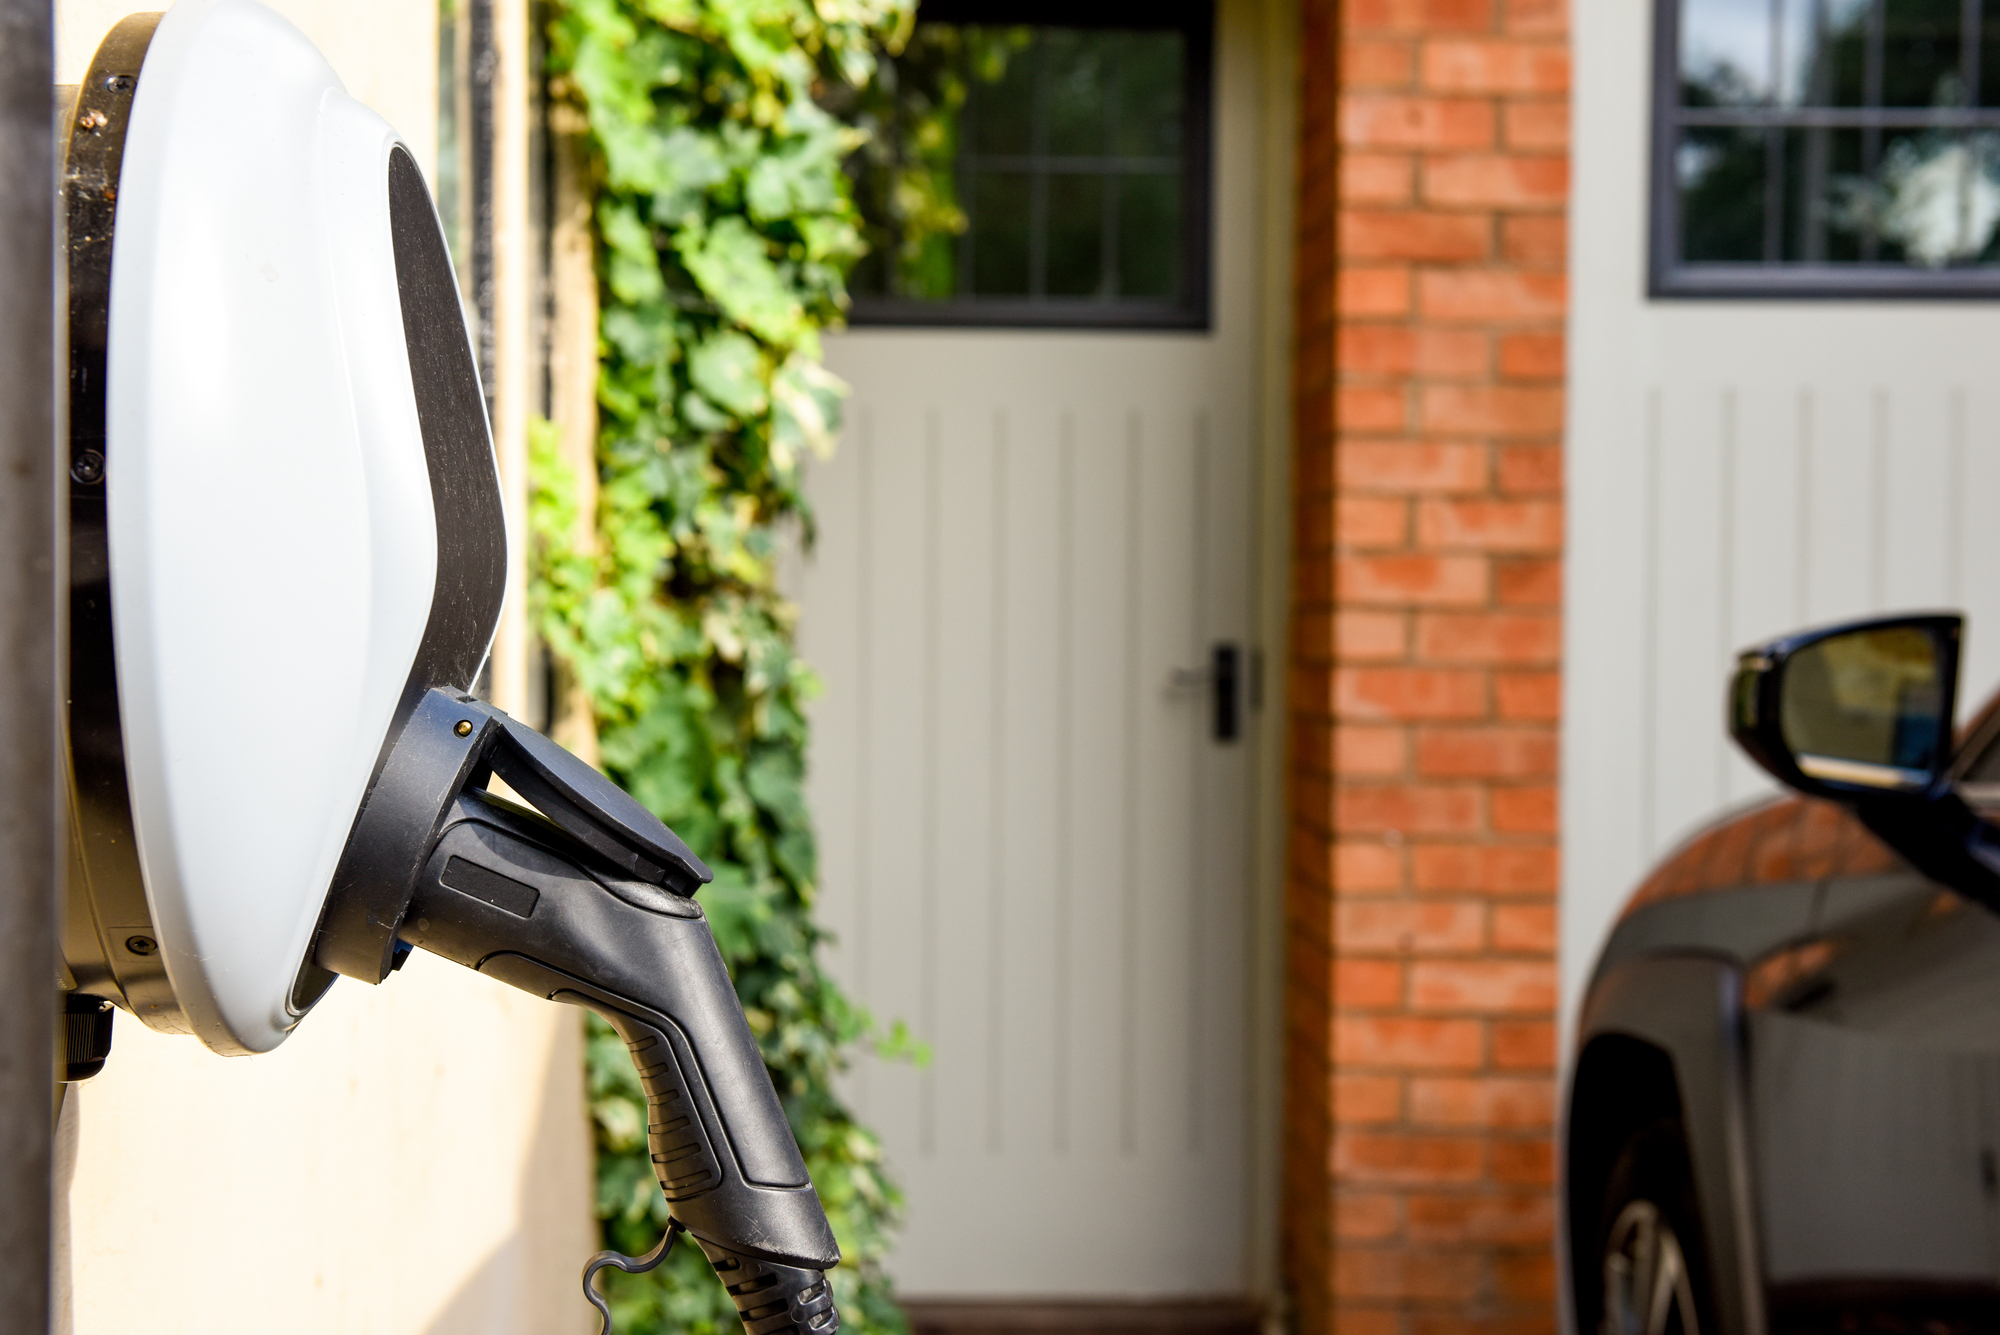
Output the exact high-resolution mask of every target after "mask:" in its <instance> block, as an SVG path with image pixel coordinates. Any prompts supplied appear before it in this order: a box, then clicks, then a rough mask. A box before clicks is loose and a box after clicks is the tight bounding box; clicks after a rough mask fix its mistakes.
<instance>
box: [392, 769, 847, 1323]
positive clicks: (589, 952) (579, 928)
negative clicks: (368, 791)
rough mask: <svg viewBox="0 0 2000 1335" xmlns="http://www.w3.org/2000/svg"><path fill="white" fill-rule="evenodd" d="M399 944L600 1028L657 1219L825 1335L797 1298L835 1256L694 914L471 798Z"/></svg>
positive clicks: (540, 822)
mask: <svg viewBox="0 0 2000 1335" xmlns="http://www.w3.org/2000/svg"><path fill="white" fill-rule="evenodd" d="M402 937H403V939H404V940H406V941H408V942H410V943H411V944H412V945H415V946H420V947H422V948H423V949H425V950H429V951H433V952H435V953H437V954H440V955H443V956H445V957H446V958H448V959H452V960H455V961H457V962H458V963H460V964H463V965H466V966H467V967H469V968H474V969H477V970H479V971H480V972H481V973H483V974H486V975H488V976H490V977H493V978H498V979H500V980H501V981H502V982H506V983H511V984H513V985H514V986H515V987H519V988H522V989H523V990H525V991H529V992H533V993H535V994H536V995H537V996H543V997H548V998H550V999H551V1000H554V1001H563V1002H568V1003H571V1004H573V1005H578V1006H583V1007H585V1008H587V1009H589V1010H592V1011H595V1012H596V1013H597V1014H599V1015H601V1016H603V1017H604V1018H605V1019H606V1020H608V1021H609V1022H610V1023H611V1025H612V1027H613V1028H615V1029H616V1030H617V1031H618V1033H619V1035H620V1036H621V1037H622V1038H624V1040H625V1043H626V1046H627V1047H629V1048H630V1049H631V1052H632V1059H633V1063H634V1065H635V1066H636V1067H637V1068H638V1072H639V1078H640V1082H641V1084H642V1085H643V1086H644V1088H645V1093H646V1106H647V1140H648V1143H649V1148H650V1150H651V1153H652V1159H653V1167H654V1170H655V1173H656V1174H657V1176H658V1177H659V1181H660V1186H661V1189H662V1190H663V1191H664V1192H665V1193H666V1197H667V1204H668V1209H669V1210H670V1212H671V1213H672V1215H673V1217H674V1218H675V1219H677V1220H679V1221H680V1222H681V1223H682V1224H683V1225H684V1226H685V1227H686V1228H687V1230H688V1232H690V1233H692V1234H693V1235H694V1236H695V1238H696V1239H697V1240H698V1241H700V1242H701V1243H702V1244H703V1246H704V1248H705V1249H708V1250H710V1255H711V1260H714V1259H715V1258H716V1257H717V1256H719V1255H721V1254H724V1253H727V1254H729V1255H732V1256H735V1257H738V1258H742V1262H743V1263H744V1264H748V1263H749V1262H757V1263H761V1264H762V1265H763V1266H765V1267H767V1268H768V1267H773V1266H775V1267H777V1268H778V1270H777V1271H773V1272H772V1273H774V1274H776V1273H779V1272H781V1271H798V1272H800V1273H799V1274H798V1275H797V1276H794V1277H793V1278H795V1279H798V1280H799V1281H800V1282H799V1283H797V1284H789V1283H782V1282H778V1287H783V1288H786V1289H791V1290H795V1292H794V1297H795V1298H797V1299H798V1303H797V1304H794V1306H798V1308H799V1311H798V1315H799V1316H800V1319H801V1321H803V1322H804V1323H805V1326H806V1327H807V1328H809V1329H811V1330H813V1331H815V1332H817V1333H818V1335H827V1332H828V1331H829V1329H830V1328H829V1327H828V1326H826V1325H824V1324H813V1323H812V1321H811V1320H810V1318H811V1317H812V1316H814V1315H815V1314H816V1310H817V1309H814V1310H807V1309H808V1308H813V1305H814V1300H813V1299H812V1298H809V1297H807V1296H806V1291H807V1290H809V1289H811V1288H812V1287H813V1285H814V1284H815V1283H818V1282H819V1278H818V1275H817V1272H820V1271H824V1270H826V1269H827V1268H829V1267H831V1266H833V1265H835V1264H837V1263H838V1262H839V1260H840V1249H839V1247H838V1246H837V1245H836V1244H835V1242H834V1239H833V1230H832V1229H831V1228H830V1227H828V1225H827V1220H826V1213H825V1211H824V1210H822V1209H821V1208H820V1202H819V1197H818V1195H817V1194H815V1193H814V1191H813V1188H812V1181H811V1179H810V1178H809V1177H808V1176H807V1173H806V1166H805V1160H804V1159H803V1158H802V1157H801V1156H800V1154H799V1149H798V1143H797V1142H796V1141H795V1140H794V1139H793V1137H792V1129H791V1126H790V1124H789V1123H788V1122H787V1121H786V1120H785V1113H784V1109H783V1108H782V1107H781V1106H780V1105H779V1103H778V1095H777V1091H776V1090H775V1089H773V1088H772V1086H771V1077H770V1073H769V1072H768V1071H767V1070H766V1069H765V1066H764V1060H763V1054H762V1053H761V1052H760V1051H759V1050H758V1047H757V1042H756V1039H755V1038H754V1037H753V1036H752V1035H751V1033H750V1026H749V1023H748V1021H746V1020H745V1019H744V1016H743V1009H742V1004H741V1003H740V1002H739V1001H738V1000H737V998H736V990H735V988H734V987H733V986H732V984H731V983H730V981H729V974H728V971H727V970H725V969H724V967H723V963H722V955H721V952H720V951H718V950H717V949H716V945H715V937H714V935H713V934H712V933H711V932H710V931H709V927H708V921H707V919H706V918H705V917H704V916H703V914H702V911H701V906H700V905H699V904H697V903H695V902H694V901H693V900H692V899H689V898H686V897H685V896H682V895H678V894H675V893H672V892H671V891H668V890H665V889H664V888H662V887H660V886H658V885H653V884H649V883H647V882H644V881H639V880H636V879H630V878H626V877H622V876H620V875H619V874H618V873H617V871H616V870H614V869H612V868H611V867H609V866H608V865H606V864H604V863H603V862H602V861H601V860H599V859H598V858H596V857H594V856H593V855H592V854H591V853H590V851H588V850H586V849H584V848H582V847H580V846H579V845H578V844H577V842H576V841H574V840H572V839H571V838H569V836H568V834H567V832H566V831H564V830H562V829H560V828H559V827H557V826H556V825H555V824H554V823H553V822H551V821H548V820H545V819H543V818H542V817H540V816H538V815H537V814H536V813H534V812H532V811H529V810H527V809H525V808H523V807H519V806H516V805H515V804H513V803H511V802H505V801H502V800H500V799H498V798H495V797H493V796H491V795H489V794H486V793H483V792H478V791H473V792H468V793H465V794H464V795H462V796H461V797H460V798H459V799H458V800H457V802H456V803H455V804H454V805H453V808H452V812H451V814H450V816H449V817H448V818H447V819H446V821H445V825H444V830H443V832H442V834H441V836H440V837H439V839H438V841H437V844H436V846H435V848H434V850H433V851H432V853H431V856H430V858H429V859H428V861H427V862H426V863H425V866H424V869H423V873H422V875H421V876H420V877H419V878H418V884H417V888H416V894H415V897H414V898H413V899H412V901H411V904H410V911H409V913H408V915H407V916H406V917H405V919H404V921H403V927H402ZM716 1264H717V1265H718V1266H720V1264H721V1262H720V1261H717V1262H716ZM806 1272H813V1277H811V1278H808V1277H807V1275H806ZM760 1273H761V1272H760ZM781 1280H782V1275H781ZM725 1282H729V1281H728V1278H727V1276H725ZM758 1291H761V1289H760V1290H758ZM760 1305H768V1303H763V1304H760ZM787 1310H788V1311H789V1310H791V1308H790V1307H788V1308H787ZM827 1310H828V1311H830V1310H831V1308H830V1306H829V1307H828V1309H827ZM771 1315H775V1314H771ZM755 1330H756V1332H757V1335H763V1332H764V1330H765V1328H764V1327H763V1326H756V1327H755Z"/></svg>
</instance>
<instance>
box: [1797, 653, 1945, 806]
mask: <svg viewBox="0 0 2000 1335" xmlns="http://www.w3.org/2000/svg"><path fill="white" fill-rule="evenodd" d="M1783 691H1784V694H1783V702H1782V712H1781V721H1782V725H1783V728H1784V734H1785V742H1786V744H1787V745H1788V746H1789V747H1790V748H1791V749H1792V752H1793V754H1794V755H1795V756H1797V758H1798V764H1799V768H1800V769H1801V770H1804V771H1805V772H1806V773H1807V774H1809V775H1811V776H1812V777H1814V778H1820V779H1833V780H1839V781H1842V782H1847V783H1863V784H1870V785H1874V786H1878V787H1899V788H1900V787H1919V786H1922V785H1923V784H1924V783H1926V782H1928V780H1929V778H1930V775H1931V773H1932V771H1933V770H1934V769H1935V768H1936V767H1937V765H1938V763H1939V761H1940V760H1941V759H1942V749H1943V747H1944V745H1945V744H1946V742H1947V740H1948V738H1949V729H1950V721H1949V720H1948V719H1945V718H1944V717H1943V703H1944V690H1943V682H1942V673H1941V665H1940V663H1939V654H1938V648H1937V644H1936V642H1935V641H1934V640H1933V639H1932V638H1931V636H1930V634H1929V633H1928V632H1927V631H1925V630H1922V629H1920V628H1917V627H1912V626H1898V627H1890V628H1884V629H1879V630H1866V631H1856V632H1854V633H1852V634H1848V635H1836V636H1832V637H1831V638H1828V639H1825V640H1821V641H1820V642H1819V643H1817V644H1813V645H1809V646H1807V647H1806V648H1804V649H1801V650H1799V651H1798V652H1797V653H1795V654H1793V655H1792V656H1791V659H1790V660H1789V662H1788V663H1787V664H1786V667H1785V680H1784V687H1783Z"/></svg>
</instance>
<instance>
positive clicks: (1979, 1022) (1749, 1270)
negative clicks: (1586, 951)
mask: <svg viewBox="0 0 2000 1335" xmlns="http://www.w3.org/2000/svg"><path fill="white" fill-rule="evenodd" d="M1958 642H1959V619H1958V618H1957V617H1954V616H1942V615H1933V616H1914V617H1901V618H1896V619H1893V620H1886V621H1873V622H1867V623H1858V624H1852V625H1847V626H1841V627H1834V628H1830V629H1826V630H1820V631H1810V632H1806V633H1804V634H1801V635H1796V636H1792V637H1789V638H1787V639H1784V640H1780V641H1776V642H1774V643H1772V644H1769V645H1765V646H1762V647H1760V648H1758V649H1754V650H1751V651H1749V652H1747V653H1746V654H1744V655H1743V657H1742V660H1741V663H1740V666H1739V671H1738V673H1737V676H1736V678H1735V680H1734V682H1733V683H1732V686H1731V693H1730V705H1729V712H1730V728H1731V731H1732V733H1733V734H1734V736H1735V738H1736V740H1737V742H1738V743H1739V744H1740V745H1742V746H1743V748H1744V749H1745V750H1746V751H1747V752H1749V754H1750V755H1751V757H1752V758H1753V759H1755V760H1756V761H1757V762H1758V763H1759V764H1761V765H1763V766H1764V767H1765V768H1766V769H1768V770H1769V771H1770V772H1771V773H1773V774H1774V775H1776V776H1777V777H1778V778H1779V779H1780V780H1781V781H1783V782H1784V783H1785V784H1787V785H1788V786H1789V787H1791V788H1793V789H1794V790H1796V791H1797V792H1798V793H1799V794H1801V795H1800V796H1797V797H1786V798H1783V799H1779V800H1775V801H1771V802H1767V803H1764V804H1762V805H1760V806H1758V807H1756V808H1754V809H1752V810H1749V811H1744V812H1741V813H1738V814H1735V815H1733V816H1730V817H1728V818H1726V819H1724V820H1723V821H1721V822H1720V823H1718V824H1717V825H1715V826H1713V827H1712V828H1710V829H1708V830H1707V831H1705V832H1704V833H1702V834H1700V835H1698V836H1697V837H1695V838H1694V839H1693V840H1691V841H1690V842H1688V843H1687V844H1686V845H1685V846H1683V847H1682V848H1681V849H1680V850H1679V851H1678V852H1676V853H1675V854H1673V855H1672V856H1671V857H1669V858H1668V859H1667V860H1666V861H1665V862H1664V863H1663V864H1662V865H1661V866H1660V867H1659V868H1658V869H1657V870H1656V871H1655V872H1654V873H1653V875H1652V876H1651V877H1650V878H1649V879H1648V880H1647V881H1646V882H1645V884H1644V885H1642V886H1641V887H1640V888H1639V890H1638V891H1637V892H1636V893H1635V894H1634V895H1633V896H1632V899H1631V901H1630V903H1628V904H1627V905H1626V907H1625V910H1624V914H1623V916H1622V917H1621V918H1620V920H1619V922H1618V924H1617V926H1616V928H1615V929H1614V930H1613V932H1612V933H1611V936H1610V939H1609V941H1608V942H1607V944H1606V945H1605V948H1604V951H1603V954H1602V956H1601V957H1600V958H1599V960H1598V962H1597V967H1596V971H1595V973H1594V975H1593V977H1592V979H1591V982H1590V986H1589V988H1588V990H1587V993H1586V995H1585V998H1584V1001H1583V1007H1582V1011H1581V1014H1580V1017H1579V1021H1578V1026H1577V1039H1576V1042H1577V1049H1576V1059H1575V1062H1574V1064H1573V1067H1572V1077H1571V1084H1570V1089H1569V1096H1568V1106H1567V1110H1566V1121H1565V1143H1564V1159H1563V1172H1564V1205H1565V1216H1566V1219H1565V1236H1564V1241H1565V1246H1566V1249H1567V1259H1568V1262H1569V1266H1568V1275H1569V1282H1570V1296H1571V1298H1572V1300H1573V1302H1574V1304H1575V1306H1574V1309H1573V1311H1574V1314H1575V1317H1576V1325H1575V1328H1576V1330H1577V1331H1578V1332H1580V1333H1581V1335H1598V1333H1599V1332H1601V1333H1602V1335H1627V1333H1628V1332H1629V1333H1630V1335H1659V1333H1661V1332H1667V1331H1675V1330H1678V1331H1683V1332H1689V1333H1690V1335H1692V1333H1693V1332H1697V1331H1699V1332H1709V1333H1713V1335H1762V1333H1763V1332H1771V1333H1772V1335H1780V1333H1785V1335H1789V1333H1790V1332H1828V1335H1832V1333H1833V1332H1842V1333H1846V1332H1857V1333H1858V1332H1883V1333H1885V1335H1886V1333H1888V1332H1897V1333H1899V1335H1900V1333H1902V1332H1908V1333H1909V1335H1919V1333H1921V1335H1949V1333H1951V1332H1958V1331H1968V1332H1969V1331H2000V872H1996V869H2000V828H1996V826H1995V825H1993V824H1991V823H1989V821H1988V819H1987V817H1986V816H1985V815H1982V814H1981V812H1982V810H1985V811H1990V812H1992V813H1993V814H1994V815H1995V817H1996V818H2000V698H1996V700H1995V701H1993V702H1990V703H1988V704H1987V705H1986V707H1985V708H1984V709H1983V710H1982V711H1981V712H1980V713H1979V715H1978V716H1977V717H1976V718H1975V719H1974V720H1973V722H1972V723H1971V724H1970V725H1969V726H1968V727H1967V728H1966V729H1965V730H1964V731H1963V733H1962V735H1961V740H1960V741H1959V743H1958V745H1957V746H1956V747H1954V746H1953V735H1952V730H1951V726H1950V723H1951V720H1952V718H1953V696H1954V693H1955V687H1956V678H1957V671H1958Z"/></svg>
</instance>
